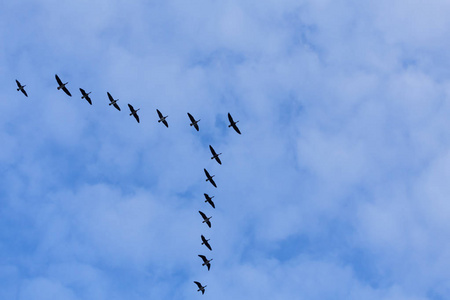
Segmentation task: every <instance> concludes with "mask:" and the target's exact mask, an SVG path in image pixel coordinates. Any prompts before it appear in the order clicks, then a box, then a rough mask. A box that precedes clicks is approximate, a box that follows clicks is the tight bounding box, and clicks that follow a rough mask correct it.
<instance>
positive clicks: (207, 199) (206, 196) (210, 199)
mask: <svg viewBox="0 0 450 300" xmlns="http://www.w3.org/2000/svg"><path fill="white" fill-rule="evenodd" d="M203 195H205V199H206V200H205V202H208V203H209V204H211V206H212V207H213V208H216V206H215V205H214V202H213V201H212V198H214V196H212V197H210V196H209V195H208V194H206V193H204V194H203Z"/></svg>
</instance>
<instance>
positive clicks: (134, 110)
mask: <svg viewBox="0 0 450 300" xmlns="http://www.w3.org/2000/svg"><path fill="white" fill-rule="evenodd" d="M128 108H129V109H130V112H131V113H130V116H134V118H135V119H136V121H137V122H138V123H139V116H138V114H137V112H138V110H140V108H138V109H134V107H133V105H131V104H128Z"/></svg>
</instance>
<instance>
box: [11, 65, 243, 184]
mask: <svg viewBox="0 0 450 300" xmlns="http://www.w3.org/2000/svg"><path fill="white" fill-rule="evenodd" d="M55 79H56V82H57V83H58V87H57V89H58V90H63V91H64V92H65V93H66V94H67V95H68V96H70V97H72V94H71V93H70V92H69V90H68V89H67V87H66V85H67V84H68V83H69V82H66V83H63V82H62V80H61V79H60V78H59V76H58V75H57V74H55ZM16 84H17V91H21V92H22V93H23V94H24V95H25V96H27V97H28V94H27V91H25V87H26V85H22V84H21V83H20V82H19V81H18V80H17V79H16ZM80 92H81V99H86V101H87V102H89V104H90V105H92V100H91V98H90V97H89V94H90V93H91V92H89V93H86V91H85V90H84V89H82V88H80ZM106 94H107V95H108V99H109V102H110V103H109V105H112V106H114V107H115V108H116V109H117V110H119V111H120V107H119V105H118V104H117V101H119V99H114V98H113V97H112V96H111V94H110V93H109V92H106ZM128 108H129V109H130V116H133V117H134V118H135V119H136V121H137V122H138V123H139V116H138V114H137V112H138V111H139V110H140V108H138V109H134V107H133V105H131V104H129V103H128ZM156 113H157V114H158V117H159V120H158V123H160V122H162V123H163V124H164V125H165V126H166V127H169V123H167V120H166V118H167V117H168V116H164V115H163V114H162V113H161V112H160V111H159V109H156ZM187 114H188V117H189V119H190V120H191V124H190V126H194V128H195V129H196V130H197V131H198V130H199V127H198V124H197V123H198V122H199V121H200V120H195V118H194V117H193V116H192V115H191V114H190V113H187ZM228 120H229V121H230V125H228V127H233V128H234V130H235V131H236V132H237V133H239V134H241V132H240V131H239V128H238V127H237V126H236V123H237V122H239V121H236V122H235V121H234V120H233V117H232V116H231V115H230V113H228ZM205 172H206V170H205ZM211 182H214V181H211ZM214 185H215V184H214Z"/></svg>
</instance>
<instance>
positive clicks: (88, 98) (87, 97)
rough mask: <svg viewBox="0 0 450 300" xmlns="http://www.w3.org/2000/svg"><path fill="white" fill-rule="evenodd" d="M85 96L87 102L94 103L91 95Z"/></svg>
mask: <svg viewBox="0 0 450 300" xmlns="http://www.w3.org/2000/svg"><path fill="white" fill-rule="evenodd" d="M84 98H85V99H86V101H87V102H89V104H90V105H92V101H91V97H89V95H86V96H85V97H84Z"/></svg>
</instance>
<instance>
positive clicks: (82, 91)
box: [80, 88, 87, 97]
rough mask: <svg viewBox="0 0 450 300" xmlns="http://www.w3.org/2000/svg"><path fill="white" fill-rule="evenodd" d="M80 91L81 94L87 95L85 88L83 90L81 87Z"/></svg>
mask: <svg viewBox="0 0 450 300" xmlns="http://www.w3.org/2000/svg"><path fill="white" fill-rule="evenodd" d="M80 92H81V94H82V95H83V96H84V97H86V96H87V95H86V91H85V90H83V89H82V88H80Z"/></svg>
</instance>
